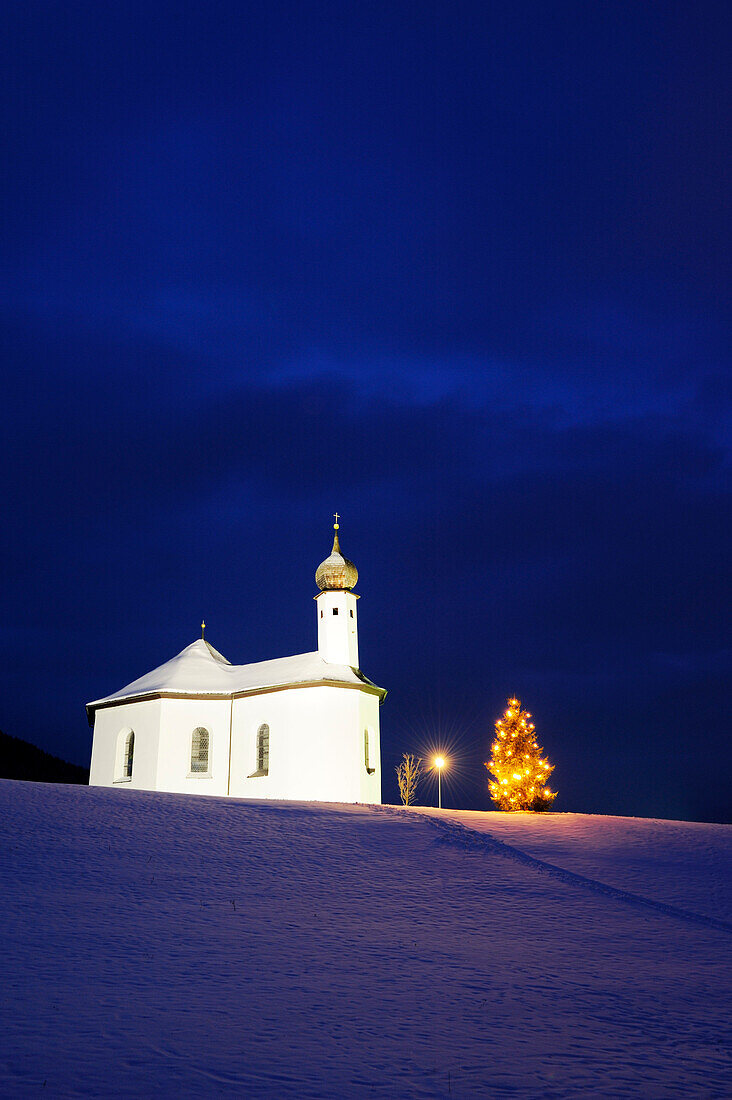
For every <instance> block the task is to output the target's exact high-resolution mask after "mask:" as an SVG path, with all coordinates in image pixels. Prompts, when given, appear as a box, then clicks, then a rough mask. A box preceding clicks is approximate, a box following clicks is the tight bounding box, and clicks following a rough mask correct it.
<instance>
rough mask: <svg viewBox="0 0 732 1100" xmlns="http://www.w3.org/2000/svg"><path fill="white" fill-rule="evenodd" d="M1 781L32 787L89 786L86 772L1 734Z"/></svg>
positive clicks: (35, 747)
mask: <svg viewBox="0 0 732 1100" xmlns="http://www.w3.org/2000/svg"><path fill="white" fill-rule="evenodd" d="M0 760H1V761H2V763H0V779H20V780H22V781H24V782H28V781H30V782H34V783H77V784H80V785H86V784H88V782H89V769H88V768H82V767H79V765H78V764H69V763H68V761H67V760H62V759H61V758H60V757H58V756H53V754H52V753H50V752H44V751H43V749H39V748H37V746H36V745H32V744H31V743H30V741H23V740H22V739H21V738H20V737H12V736H11V735H10V734H9V733H3V732H2V730H0Z"/></svg>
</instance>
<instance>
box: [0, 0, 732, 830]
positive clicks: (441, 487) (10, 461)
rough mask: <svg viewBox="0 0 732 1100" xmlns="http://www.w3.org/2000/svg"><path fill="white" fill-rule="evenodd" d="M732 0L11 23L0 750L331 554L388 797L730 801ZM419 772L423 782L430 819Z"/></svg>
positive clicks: (252, 629)
mask: <svg viewBox="0 0 732 1100" xmlns="http://www.w3.org/2000/svg"><path fill="white" fill-rule="evenodd" d="M729 21H730V9H729V6H728V4H725V3H719V4H710V3H703V2H702V3H695V4H682V3H653V4H651V3H648V0H642V2H639V3H621V4H604V3H587V0H579V2H577V3H552V4H549V3H514V2H512V3H508V4H507V3H501V4H498V3H486V2H485V0H482V2H480V3H474V4H465V3H454V2H453V3H440V4H432V3H428V2H426V0H420V2H419V3H413V4H400V3H398V2H392V3H388V4H383V5H382V4H376V3H360V4H348V3H345V4H344V3H332V4H326V3H318V2H311V3H308V4H301V3H292V4H281V3H273V2H271V0H268V2H267V3H260V4H246V3H242V2H238V3H229V4H227V3H218V2H215V0H214V2H209V3H206V4H204V3H184V2H181V0H176V2H175V3H163V2H161V0H148V2H146V3H124V2H122V3H115V4H111V3H107V2H105V0H102V2H100V0H93V2H92V3H74V2H73V0H64V2H52V0H43V2H34V0H24V2H23V3H12V4H8V5H6V6H5V8H4V11H3V33H2V35H1V36H0V54H1V57H0V73H1V74H2V75H1V77H0V80H1V82H2V95H3V108H4V109H3V172H2V183H1V184H0V187H1V188H2V203H1V204H0V214H1V216H2V224H3V246H2V253H1V256H0V293H1V296H2V300H1V309H2V337H3V338H2V361H3V367H2V405H1V408H2V425H3V447H2V457H3V461H2V526H3V537H2V540H0V554H1V559H0V575H1V576H2V585H1V588H0V590H1V593H2V600H1V603H2V635H1V637H2V667H1V668H0V729H3V730H4V731H5V732H6V733H9V734H13V735H15V736H18V737H23V738H26V739H28V740H31V741H33V742H35V743H36V744H38V745H39V746H41V747H42V748H44V749H46V750H48V751H51V752H55V753H57V754H59V755H61V756H64V757H65V758H67V759H70V760H72V761H74V762H77V763H82V764H87V763H88V760H89V755H90V747H91V731H90V730H89V728H88V726H87V723H86V717H85V713H84V704H85V703H86V702H87V701H88V700H90V699H94V698H98V697H100V696H102V695H105V694H107V693H108V692H111V691H113V690H115V689H117V688H120V687H121V686H122V685H123V684H126V683H128V682H129V681H131V680H133V679H135V678H136V677H137V676H139V675H141V674H143V673H144V672H146V671H148V670H149V669H151V668H153V667H155V666H157V665H159V664H161V663H162V662H163V661H165V660H167V659H168V658H170V657H171V656H173V655H174V654H175V653H177V652H178V651H179V650H181V649H182V648H183V647H184V646H185V645H187V644H188V643H189V642H191V641H193V640H194V638H196V637H197V636H198V634H199V633H200V632H199V623H200V621H201V618H202V617H205V619H206V622H207V624H208V629H207V637H208V638H209V640H210V641H211V642H212V644H213V645H215V646H216V647H217V648H218V649H220V650H221V651H222V652H223V653H224V654H225V655H226V656H227V657H228V658H229V659H230V660H231V661H234V662H236V663H241V662H247V661H256V660H265V659H268V658H272V657H279V656H284V655H287V654H290V653H296V652H302V651H306V650H312V649H314V648H315V647H316V620H315V605H314V603H313V602H312V597H313V595H314V594H315V593H316V587H315V583H314V576H313V575H314V571H315V568H316V566H317V565H318V563H319V562H320V561H321V560H322V559H323V558H324V557H325V556H327V554H328V553H329V551H330V546H331V540H332V528H331V525H332V523H333V519H332V513H333V512H334V511H336V510H338V512H339V513H341V516H342V519H341V532H340V533H341V543H342V547H343V551H344V553H345V554H346V555H347V556H348V557H350V558H352V559H353V560H354V561H355V563H356V565H357V566H358V569H359V572H360V579H359V584H358V587H357V591H358V592H359V594H360V595H361V601H360V603H359V614H360V647H361V664H362V668H363V670H364V672H365V673H366V675H368V676H369V677H370V678H371V679H373V680H375V681H376V682H377V683H379V684H382V685H383V686H384V687H386V688H388V689H389V696H388V698H387V700H386V703H385V704H384V707H383V708H382V711H381V721H382V764H383V769H384V798H385V801H393V800H395V799H396V797H397V791H396V785H395V783H394V781H393V769H394V766H395V764H396V763H397V762H398V760H399V758H400V755H401V753H402V752H403V751H421V752H424V751H427V750H428V749H429V748H430V747H437V746H438V745H439V746H447V748H448V751H449V753H450V755H451V759H452V760H453V767H452V771H451V772H448V773H447V774H446V777H445V789H444V796H445V803H446V804H448V805H460V806H475V807H479V808H480V807H485V808H487V807H488V806H489V805H490V802H489V799H488V796H487V792H486V780H487V774H486V772H485V769H484V768H483V766H482V761H483V760H486V759H487V758H488V748H489V744H490V741H491V739H492V733H493V723H494V721H495V719H496V718H497V717H498V716H499V714H500V713H501V711H502V709H503V708H504V707H505V700H506V698H507V696H508V695H509V694H514V693H516V694H518V695H519V697H520V698H521V699H522V701H523V703H524V705H525V706H526V707H528V709H529V710H530V711H531V712H532V714H533V715H534V721H535V722H536V726H537V732H538V735H539V739H540V741H541V743H542V744H543V745H544V748H545V750H546V752H547V754H548V756H549V758H550V759H551V760H552V762H553V763H554V764H556V771H555V773H554V776H553V784H552V785H553V786H554V787H555V788H556V789H558V790H559V792H560V793H559V797H558V799H557V800H556V802H555V804H554V809H556V810H563V811H566V810H576V811H587V812H598V813H610V814H614V813H617V814H633V815H638V816H663V817H676V818H687V819H697V820H730V817H731V815H732V796H731V794H730V768H729V757H730V749H729V745H730V722H729V715H728V711H729V707H728V687H729V672H730V666H731V665H732V649H731V648H730V641H729V633H728V630H727V629H726V628H728V624H729V621H730V602H731V601H730V588H729V584H728V564H729V542H730V540H729V534H730V511H729V478H728V473H729V443H730V433H729V418H728V414H729V397H730V392H729V374H727V373H726V372H725V366H726V360H725V346H726V341H725V333H726V326H727V317H726V315H725V289H726V288H727V287H728V286H729V279H728V255H729V247H730V241H729V233H728V230H729V221H728V217H727V214H726V212H725V207H724V200H725V192H726V190H727V189H728V181H725V178H724V176H725V168H726V163H725V156H726V148H728V147H729V131H728V130H726V125H727V122H728V116H727V114H726V109H725V108H726V102H728V101H727V100H726V89H725V87H724V85H725V80H726V46H725V39H726V38H727V37H728V31H729V26H725V24H728V23H729ZM431 797H432V795H431V792H430V791H429V790H427V789H425V798H431Z"/></svg>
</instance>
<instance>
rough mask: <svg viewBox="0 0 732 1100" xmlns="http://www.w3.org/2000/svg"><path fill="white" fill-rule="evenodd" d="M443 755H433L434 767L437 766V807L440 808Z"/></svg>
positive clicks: (443, 765)
mask: <svg viewBox="0 0 732 1100" xmlns="http://www.w3.org/2000/svg"><path fill="white" fill-rule="evenodd" d="M445 762H446V761H445V757H444V756H436V757H435V767H436V768H437V808H438V809H439V810H441V809H442V769H443V768H444V767H445Z"/></svg>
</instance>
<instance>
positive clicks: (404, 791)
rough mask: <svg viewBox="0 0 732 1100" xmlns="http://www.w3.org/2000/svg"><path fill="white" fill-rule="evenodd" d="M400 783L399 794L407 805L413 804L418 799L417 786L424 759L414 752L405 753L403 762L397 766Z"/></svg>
mask: <svg viewBox="0 0 732 1100" xmlns="http://www.w3.org/2000/svg"><path fill="white" fill-rule="evenodd" d="M395 771H396V773H397V780H398V783H399V794H400V795H401V799H402V802H403V803H404V805H405V806H413V805H414V803H415V802H416V801H417V786H418V784H419V777H420V775H421V774H422V760H421V758H420V759H419V760H418V759H417V758H416V757H415V756H413V755H412V753H411V752H410V753H406V752H405V753H403V754H402V762H401V764H400V765H399V767H398V768H395Z"/></svg>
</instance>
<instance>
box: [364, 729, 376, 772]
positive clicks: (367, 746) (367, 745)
mask: <svg viewBox="0 0 732 1100" xmlns="http://www.w3.org/2000/svg"><path fill="white" fill-rule="evenodd" d="M370 734H371V730H369V729H365V730H364V731H363V760H364V764H365V765H366V771H367V772H368V773H369V775H373V774H374V772H375V771H376V768H374V767H372V765H371V737H370Z"/></svg>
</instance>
